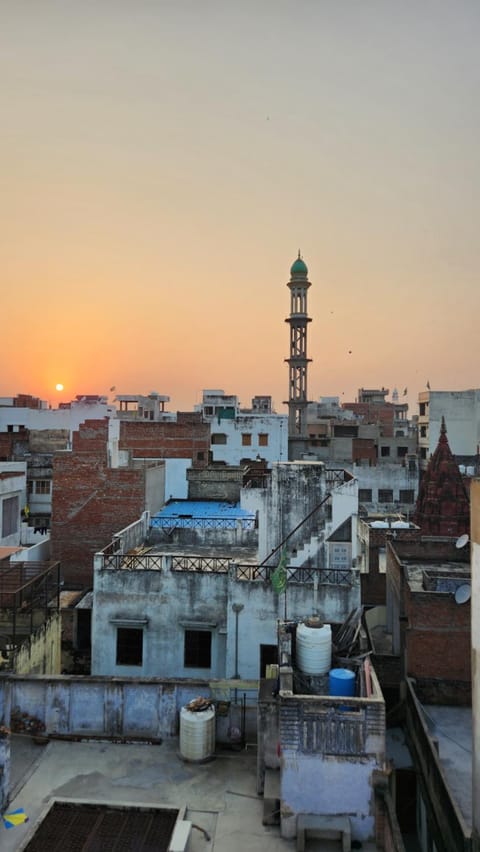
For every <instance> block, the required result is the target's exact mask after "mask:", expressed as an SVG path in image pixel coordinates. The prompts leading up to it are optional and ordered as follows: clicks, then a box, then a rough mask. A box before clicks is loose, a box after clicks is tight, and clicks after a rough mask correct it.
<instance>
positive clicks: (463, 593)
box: [455, 583, 472, 604]
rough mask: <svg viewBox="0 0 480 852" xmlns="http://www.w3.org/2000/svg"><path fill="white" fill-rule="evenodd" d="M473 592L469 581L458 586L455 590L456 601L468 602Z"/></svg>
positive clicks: (458, 602) (459, 602)
mask: <svg viewBox="0 0 480 852" xmlns="http://www.w3.org/2000/svg"><path fill="white" fill-rule="evenodd" d="M471 594H472V590H471V588H470V584H469V583H463V585H461V586H458V588H457V591H456V592H455V603H457V604H463V603H467V601H469V600H470V597H471Z"/></svg>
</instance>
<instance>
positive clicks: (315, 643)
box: [296, 618, 332, 675]
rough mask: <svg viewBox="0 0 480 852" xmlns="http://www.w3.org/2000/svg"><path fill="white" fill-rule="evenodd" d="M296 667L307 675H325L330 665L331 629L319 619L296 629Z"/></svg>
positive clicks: (307, 622) (309, 621)
mask: <svg viewBox="0 0 480 852" xmlns="http://www.w3.org/2000/svg"><path fill="white" fill-rule="evenodd" d="M296 647H297V665H298V668H299V669H300V671H302V672H303V673H304V674H308V675H323V674H326V673H327V672H328V670H329V668H330V666H331V665H332V628H331V627H330V625H329V624H322V622H321V621H320V620H319V619H313V618H312V619H310V620H308V621H305V622H304V623H303V624H299V625H298V627H297V646H296Z"/></svg>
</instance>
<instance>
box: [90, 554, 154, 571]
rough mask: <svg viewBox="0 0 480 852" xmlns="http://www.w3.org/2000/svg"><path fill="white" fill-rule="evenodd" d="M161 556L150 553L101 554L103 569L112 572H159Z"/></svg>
mask: <svg viewBox="0 0 480 852" xmlns="http://www.w3.org/2000/svg"><path fill="white" fill-rule="evenodd" d="M162 560H163V556H162V555H161V554H160V553H158V554H151V553H144V554H143V555H142V554H141V553H138V554H136V553H131V554H130V553H123V554H122V553H113V554H111V555H110V556H108V555H105V551H104V553H103V567H104V568H108V569H110V570H112V571H119V570H120V569H122V570H126V571H161V570H162Z"/></svg>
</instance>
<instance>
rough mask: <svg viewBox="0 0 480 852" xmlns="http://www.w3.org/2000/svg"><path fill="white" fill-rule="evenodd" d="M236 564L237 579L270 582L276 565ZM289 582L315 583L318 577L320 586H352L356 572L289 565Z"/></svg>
mask: <svg viewBox="0 0 480 852" xmlns="http://www.w3.org/2000/svg"><path fill="white" fill-rule="evenodd" d="M234 564H235V576H236V579H237V580H262V581H263V582H270V580H271V577H272V574H273V572H274V571H275V570H276V566H275V565H263V564H261V565H252V564H245V563H238V562H237V563H234ZM286 571H287V582H288V583H313V582H314V581H315V579H317V581H318V584H319V586H325V585H336V586H347V587H349V588H350V587H351V586H352V585H353V581H354V576H355V574H354V572H353V571H351V570H350V569H344V568H330V569H323V568H309V567H302V568H296V567H292V568H289V567H288V566H287V569H286Z"/></svg>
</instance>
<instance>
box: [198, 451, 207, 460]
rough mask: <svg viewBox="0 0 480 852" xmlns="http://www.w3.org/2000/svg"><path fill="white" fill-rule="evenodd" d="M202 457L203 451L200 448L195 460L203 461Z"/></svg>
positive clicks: (203, 456)
mask: <svg viewBox="0 0 480 852" xmlns="http://www.w3.org/2000/svg"><path fill="white" fill-rule="evenodd" d="M204 458H205V453H204V452H203V450H200V451H199V452H198V453H197V461H203V460H204Z"/></svg>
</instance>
